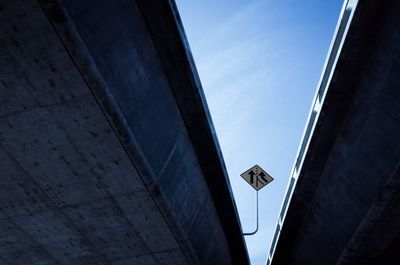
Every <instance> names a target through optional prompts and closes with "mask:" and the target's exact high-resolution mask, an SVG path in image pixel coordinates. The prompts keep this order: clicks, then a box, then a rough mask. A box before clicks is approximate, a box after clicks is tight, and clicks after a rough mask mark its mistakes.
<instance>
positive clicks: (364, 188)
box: [267, 0, 400, 265]
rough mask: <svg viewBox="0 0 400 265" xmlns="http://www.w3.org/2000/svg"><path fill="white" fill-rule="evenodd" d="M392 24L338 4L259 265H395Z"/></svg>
mask: <svg viewBox="0 0 400 265" xmlns="http://www.w3.org/2000/svg"><path fill="white" fill-rule="evenodd" d="M399 14H400V2H399V1H373V0H360V1H358V4H357V1H348V2H346V3H345V6H344V9H343V12H342V16H341V20H340V21H339V27H338V29H337V33H336V36H335V38H334V40H333V44H332V49H331V53H330V55H329V57H328V60H327V65H326V67H325V70H324V73H323V76H322V78H321V83H320V84H321V86H320V87H319V91H318V94H317V96H316V99H315V103H314V105H313V109H312V112H311V115H310V120H309V124H308V127H307V130H306V132H305V136H304V139H303V144H302V146H301V149H300V152H299V158H298V160H297V162H296V165H295V167H294V169H293V174H292V177H291V181H290V184H289V188H288V192H287V195H286V199H285V202H284V205H283V207H282V213H281V215H280V217H279V220H278V226H277V230H276V233H275V237H274V239H273V243H272V247H271V252H270V256H269V259H268V260H267V264H272V265H281V264H285V265H288V264H307V265H321V264H324V265H334V264H336V265H344V264H352V265H356V264H357V265H369V264H371V265H372V264H374V265H395V264H400V255H399V245H400V104H399V102H400V16H399Z"/></svg>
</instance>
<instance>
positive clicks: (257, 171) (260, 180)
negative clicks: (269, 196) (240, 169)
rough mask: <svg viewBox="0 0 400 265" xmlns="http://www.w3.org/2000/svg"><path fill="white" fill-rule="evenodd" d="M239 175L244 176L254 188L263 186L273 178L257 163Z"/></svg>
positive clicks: (257, 188)
mask: <svg viewBox="0 0 400 265" xmlns="http://www.w3.org/2000/svg"><path fill="white" fill-rule="evenodd" d="M240 176H241V177H242V178H244V179H245V180H246V181H247V182H248V183H249V184H250V185H251V186H252V187H253V188H254V189H255V190H259V189H261V188H263V187H264V186H265V185H267V184H268V183H270V182H271V181H273V180H274V179H273V178H272V177H271V176H270V175H269V174H268V173H267V172H265V171H264V170H263V169H262V168H261V167H260V166H258V165H255V166H254V167H252V168H250V169H249V170H247V171H246V172H244V173H242V174H241V175H240Z"/></svg>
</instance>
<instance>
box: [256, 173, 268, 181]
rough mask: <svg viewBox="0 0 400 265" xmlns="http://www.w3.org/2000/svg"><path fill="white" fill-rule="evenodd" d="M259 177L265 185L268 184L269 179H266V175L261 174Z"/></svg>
mask: <svg viewBox="0 0 400 265" xmlns="http://www.w3.org/2000/svg"><path fill="white" fill-rule="evenodd" d="M258 175H259V176H260V178H261V179H262V180H263V181H264V182H265V183H268V179H266V178H265V176H266V175H265V174H264V172H261V173H260V174H258Z"/></svg>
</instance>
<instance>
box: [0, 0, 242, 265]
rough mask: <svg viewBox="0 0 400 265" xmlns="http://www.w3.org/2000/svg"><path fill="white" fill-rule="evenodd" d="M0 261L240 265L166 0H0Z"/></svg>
mask: <svg viewBox="0 0 400 265" xmlns="http://www.w3.org/2000/svg"><path fill="white" fill-rule="evenodd" d="M0 22H1V23H0V60H1V68H0V69H1V70H0V202H1V206H0V263H1V264H13V265H14V264H21V265H22V264H78V265H80V264H98V265H100V264H248V263H249V261H248V257H247V252H246V249H245V245H244V241H243V237H242V235H241V227H240V223H239V219H238V215H237V212H236V208H235V204H234V201H233V197H232V193H231V190H230V186H229V182H228V180H227V175H226V170H225V167H224V164H223V159H222V156H221V153H220V150H219V146H218V142H217V139H216V137H215V133H214V129H213V125H212V122H211V118H210V115H209V113H208V110H207V106H206V103H205V99H204V96H203V93H202V89H201V84H200V82H199V79H198V76H197V73H196V69H195V66H194V63H193V60H192V58H191V54H190V50H189V48H188V45H187V42H186V40H185V36H184V32H183V29H182V25H181V23H180V20H179V14H178V13H177V10H176V7H175V4H174V3H173V2H172V1H156V2H154V1H153V2H152V1H133V0H118V1H106V0H96V1H94V0H93V1H49V0H43V1H33V0H1V1H0Z"/></svg>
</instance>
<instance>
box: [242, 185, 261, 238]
mask: <svg viewBox="0 0 400 265" xmlns="http://www.w3.org/2000/svg"><path fill="white" fill-rule="evenodd" d="M256 222H257V223H256V230H254V231H253V232H251V233H243V235H244V236H251V235H254V234H255V233H257V231H258V190H256Z"/></svg>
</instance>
